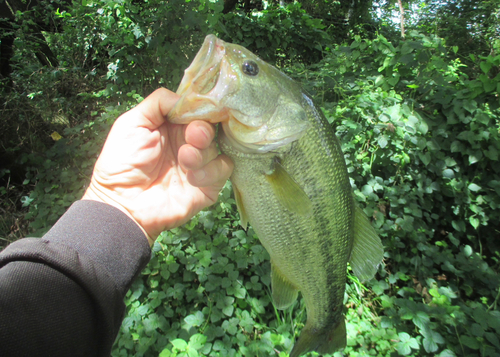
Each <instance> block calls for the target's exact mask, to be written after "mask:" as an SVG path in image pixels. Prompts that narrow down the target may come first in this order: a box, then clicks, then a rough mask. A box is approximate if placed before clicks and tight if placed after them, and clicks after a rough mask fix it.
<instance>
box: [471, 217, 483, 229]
mask: <svg viewBox="0 0 500 357" xmlns="http://www.w3.org/2000/svg"><path fill="white" fill-rule="evenodd" d="M469 223H470V224H471V226H472V227H474V229H477V227H479V224H480V223H481V222H480V221H479V218H477V217H476V216H470V217H469Z"/></svg>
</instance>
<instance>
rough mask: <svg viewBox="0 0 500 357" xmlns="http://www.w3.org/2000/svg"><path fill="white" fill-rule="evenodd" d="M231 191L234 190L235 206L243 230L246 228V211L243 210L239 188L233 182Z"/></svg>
mask: <svg viewBox="0 0 500 357" xmlns="http://www.w3.org/2000/svg"><path fill="white" fill-rule="evenodd" d="M233 192H234V200H235V201H236V208H237V209H238V213H239V214H240V224H241V226H242V227H243V229H244V230H247V227H248V217H247V212H246V211H245V207H244V206H243V201H242V199H241V193H240V190H238V188H237V187H236V185H235V184H234V183H233Z"/></svg>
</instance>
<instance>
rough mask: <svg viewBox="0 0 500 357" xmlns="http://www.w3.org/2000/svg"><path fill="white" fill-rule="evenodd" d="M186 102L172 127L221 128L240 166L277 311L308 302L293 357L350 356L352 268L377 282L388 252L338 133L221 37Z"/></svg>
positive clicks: (191, 75)
mask: <svg viewBox="0 0 500 357" xmlns="http://www.w3.org/2000/svg"><path fill="white" fill-rule="evenodd" d="M178 94H180V95H181V99H180V100H179V102H178V103H177V105H176V107H174V109H173V110H172V112H171V113H170V115H169V120H170V121H172V122H175V123H187V122H190V121H192V120H197V119H201V120H208V121H210V122H222V127H223V130H222V131H220V133H219V136H218V142H219V147H220V149H221V151H222V152H223V153H224V154H226V155H228V156H229V157H230V158H231V159H232V160H233V162H234V171H233V174H232V176H231V182H232V184H233V189H234V194H235V198H236V203H237V206H238V211H239V213H240V218H241V223H242V226H243V227H244V228H246V226H247V223H250V224H251V225H252V227H253V228H254V230H255V232H256V233H257V236H258V237H259V239H260V241H261V242H262V245H263V246H264V247H265V248H266V250H267V251H268V252H269V255H270V257H271V269H272V270H271V283H272V295H273V301H274V304H275V306H276V307H277V308H279V309H285V308H287V307H289V306H290V305H291V304H292V303H293V302H294V301H295V300H296V299H297V296H298V291H300V292H301V293H302V296H303V297H304V301H305V305H306V310H307V322H306V325H305V327H304V328H303V329H302V331H301V334H300V337H299V339H298V341H297V343H296V344H295V345H294V348H293V350H292V351H291V354H290V356H291V357H298V356H300V355H302V354H304V353H306V352H308V351H317V352H318V353H320V354H325V353H333V352H335V351H337V350H338V349H341V348H343V347H345V345H346V330H345V322H344V315H343V299H344V292H345V284H346V267H347V263H348V262H350V263H351V266H352V268H353V271H354V272H355V273H356V275H357V276H358V277H359V278H360V279H361V280H366V279H369V278H371V277H372V276H373V275H374V274H375V272H376V269H377V267H378V265H379V263H380V261H381V260H382V255H383V249H382V245H381V242H380V239H379V238H378V237H377V235H376V233H375V231H374V230H373V228H372V226H371V224H370V222H369V221H368V219H367V218H366V216H365V215H364V213H363V212H362V211H361V210H360V209H359V208H357V206H356V205H355V203H354V199H353V196H352V192H351V191H352V189H351V186H350V183H349V177H348V174H347V168H346V164H345V161H344V156H343V154H342V151H341V148H340V143H339V141H338V139H337V138H336V136H335V133H334V131H333V129H332V128H331V126H330V125H329V124H328V122H327V120H326V119H325V118H324V116H323V114H322V113H321V111H320V110H318V109H317V108H316V107H315V106H314V104H313V101H312V100H311V99H310V98H309V96H308V95H307V94H306V93H304V92H303V91H302V90H301V88H300V86H299V85H298V84H297V83H296V82H294V81H293V80H291V79H290V78H289V77H287V76H285V75H284V74H282V73H281V72H280V71H278V70H277V69H276V68H274V67H272V66H270V65H269V64H267V63H265V62H263V61H262V60H260V59H259V58H258V57H257V56H255V55H254V54H252V53H251V52H249V51H248V50H246V49H245V48H243V47H241V46H238V45H234V44H228V43H225V42H223V41H221V40H219V39H217V38H216V37H215V36H212V35H210V36H207V38H206V39H205V43H204V45H203V46H202V48H201V50H200V52H199V53H198V55H197V56H196V58H195V60H194V61H193V64H191V66H190V67H189V68H188V69H187V70H186V74H185V76H184V78H183V80H182V82H181V85H180V87H179V90H178Z"/></svg>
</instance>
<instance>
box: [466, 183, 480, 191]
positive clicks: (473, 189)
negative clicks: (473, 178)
mask: <svg viewBox="0 0 500 357" xmlns="http://www.w3.org/2000/svg"><path fill="white" fill-rule="evenodd" d="M468 188H469V190H471V191H474V192H477V191H479V190H480V189H481V186H478V185H476V184H475V183H471V184H470V185H469V186H468Z"/></svg>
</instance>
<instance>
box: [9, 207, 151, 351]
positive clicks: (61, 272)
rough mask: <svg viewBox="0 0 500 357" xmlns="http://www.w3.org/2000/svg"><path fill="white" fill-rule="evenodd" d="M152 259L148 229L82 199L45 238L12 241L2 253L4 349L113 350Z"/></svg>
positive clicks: (111, 209)
mask: <svg viewBox="0 0 500 357" xmlns="http://www.w3.org/2000/svg"><path fill="white" fill-rule="evenodd" d="M149 257H150V248H149V244H148V241H147V239H146V237H145V236H144V233H143V232H142V230H141V229H140V228H139V227H138V226H137V225H136V224H135V223H134V222H133V221H132V220H131V219H130V218H129V217H127V216H126V215H125V214H123V213H122V212H121V211H119V210H117V209H116V208H114V207H111V206H108V205H105V204H102V203H99V202H93V201H78V202H76V203H75V204H74V205H73V206H72V207H71V208H70V209H69V210H68V212H67V213H66V214H65V215H64V216H63V217H62V218H61V219H60V220H59V221H58V222H57V223H56V224H55V225H54V227H53V228H52V229H51V230H50V231H49V232H48V233H47V234H46V235H45V236H44V237H43V238H41V239H22V240H20V241H17V242H15V243H13V244H11V245H10V246H9V247H7V248H6V249H5V250H4V251H3V252H2V253H1V254H0V291H1V294H0V321H2V323H1V324H0V352H1V353H0V354H1V355H8V356H16V355H19V356H21V355H23V356H26V355H36V356H68V355H71V356H75V355H82V356H83V355H86V356H88V355H93V356H95V355H100V356H101V355H102V356H107V355H109V353H110V350H111V346H112V344H113V342H114V339H115V337H116V334H117V332H118V329H119V327H120V324H121V320H122V318H123V312H124V304H123V297H124V295H125V293H126V292H127V290H128V288H129V287H130V284H131V283H132V281H133V279H134V277H135V276H136V275H137V274H138V273H139V272H140V270H141V269H142V268H144V266H145V265H146V264H147V262H148V261H149Z"/></svg>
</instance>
